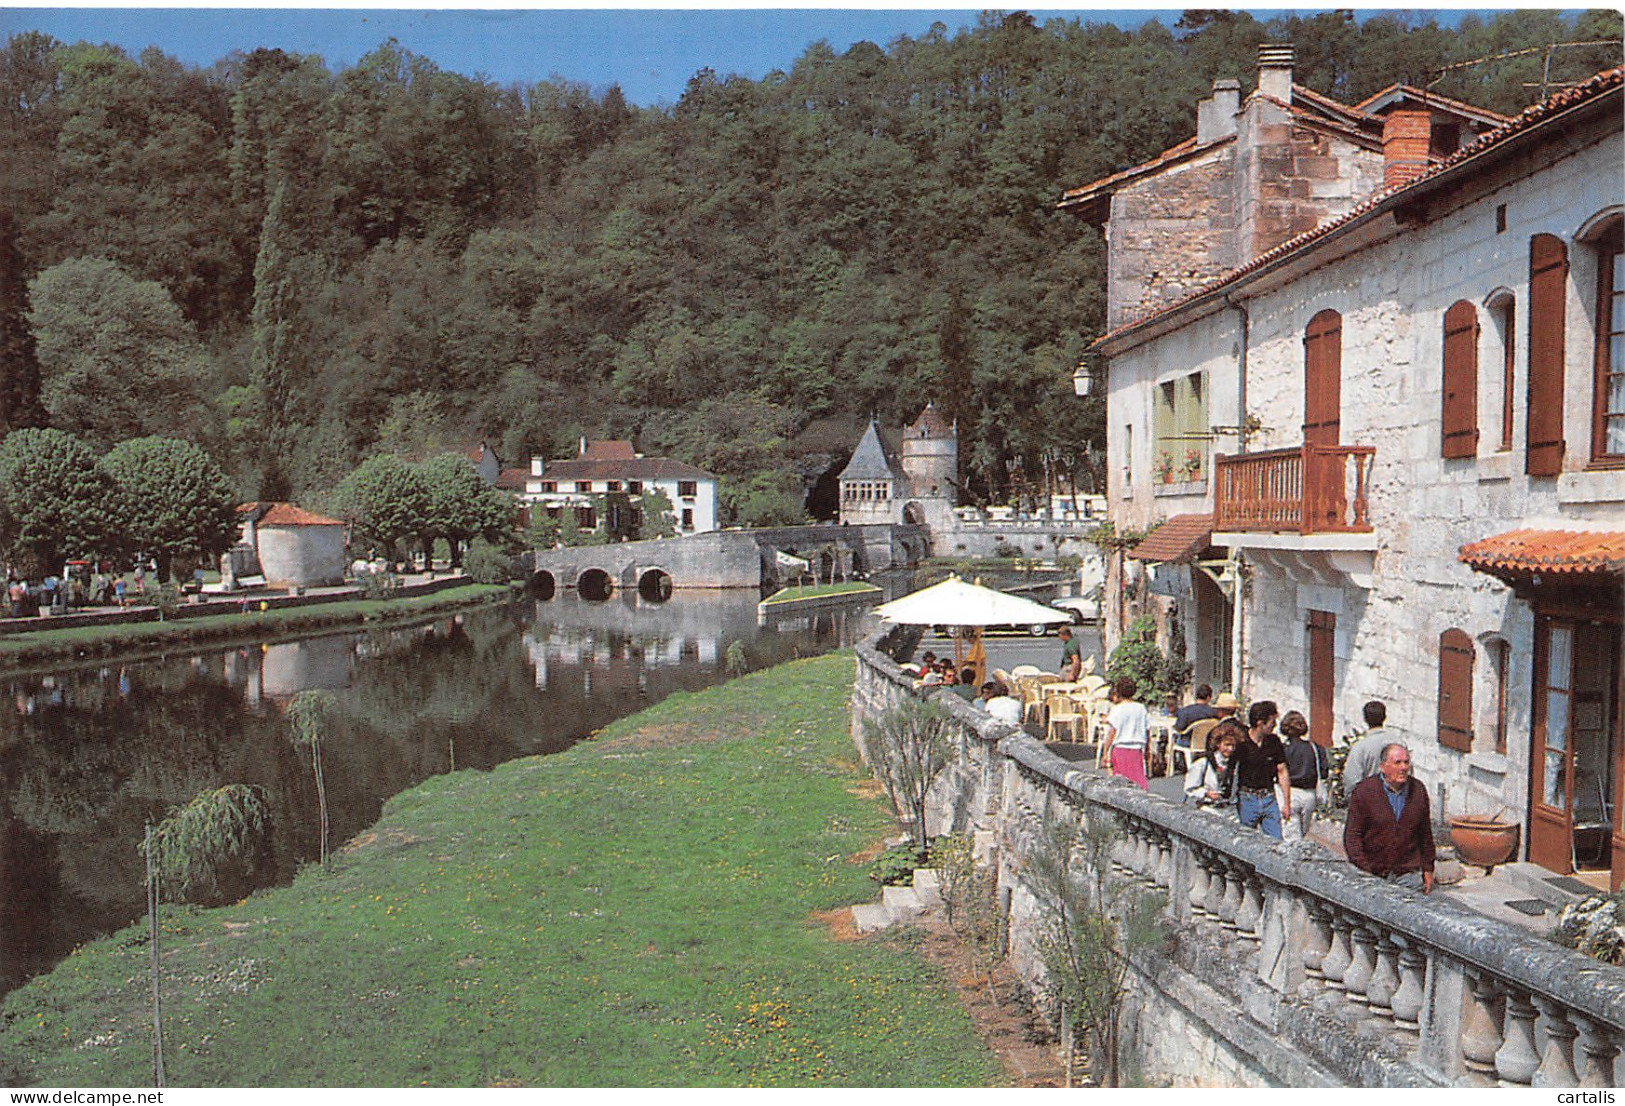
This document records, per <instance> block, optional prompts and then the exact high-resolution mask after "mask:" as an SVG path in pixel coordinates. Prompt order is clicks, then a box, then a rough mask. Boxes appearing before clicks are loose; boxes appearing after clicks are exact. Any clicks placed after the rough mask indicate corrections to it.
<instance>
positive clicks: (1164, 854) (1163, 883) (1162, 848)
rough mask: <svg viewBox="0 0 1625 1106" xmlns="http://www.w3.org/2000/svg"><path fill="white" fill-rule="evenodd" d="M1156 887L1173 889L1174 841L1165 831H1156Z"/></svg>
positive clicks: (1170, 890)
mask: <svg viewBox="0 0 1625 1106" xmlns="http://www.w3.org/2000/svg"><path fill="white" fill-rule="evenodd" d="M1157 886H1158V887H1166V888H1167V889H1168V890H1169V892H1170V893H1171V892H1172V891H1173V889H1174V841H1173V838H1172V836H1170V835H1169V833H1168V831H1167V830H1163V829H1159V830H1157Z"/></svg>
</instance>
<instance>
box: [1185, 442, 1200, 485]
mask: <svg viewBox="0 0 1625 1106" xmlns="http://www.w3.org/2000/svg"><path fill="white" fill-rule="evenodd" d="M1201 472H1202V454H1201V451H1200V450H1196V449H1187V450H1186V451H1185V479H1186V480H1187V481H1194V480H1195V479H1196V478H1197V477H1198V476H1199V475H1201Z"/></svg>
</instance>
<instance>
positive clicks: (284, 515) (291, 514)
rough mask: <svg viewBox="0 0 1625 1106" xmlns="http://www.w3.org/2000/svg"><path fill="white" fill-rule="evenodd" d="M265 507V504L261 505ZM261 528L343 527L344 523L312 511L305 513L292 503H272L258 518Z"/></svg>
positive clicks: (301, 508) (305, 511)
mask: <svg viewBox="0 0 1625 1106" xmlns="http://www.w3.org/2000/svg"><path fill="white" fill-rule="evenodd" d="M261 506H265V504H261ZM259 525H261V526H343V525H344V523H343V522H341V521H340V520H338V519H336V518H328V517H327V516H326V515H318V514H317V513H316V512H314V511H307V510H305V509H304V508H303V507H295V506H294V505H293V504H292V503H272V504H270V509H269V510H268V511H266V512H265V513H264V514H263V515H261V516H260V520H259Z"/></svg>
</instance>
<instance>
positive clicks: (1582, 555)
mask: <svg viewBox="0 0 1625 1106" xmlns="http://www.w3.org/2000/svg"><path fill="white" fill-rule="evenodd" d="M1457 556H1458V558H1459V559H1460V561H1461V562H1462V563H1463V564H1465V565H1469V566H1471V567H1472V568H1475V569H1477V570H1478V571H1480V572H1488V573H1490V574H1491V575H1495V576H1501V575H1515V576H1533V575H1536V574H1539V575H1548V574H1550V575H1570V576H1574V575H1580V574H1584V573H1598V572H1619V571H1620V570H1621V569H1622V568H1625V532H1621V531H1618V530H1604V531H1576V530H1509V531H1507V532H1506V533H1505V534H1497V535H1495V536H1494V537H1493V538H1485V539H1484V540H1483V541H1476V542H1472V543H1471V544H1469V545H1464V546H1462V547H1461V551H1460V552H1459V553H1458V554H1457Z"/></svg>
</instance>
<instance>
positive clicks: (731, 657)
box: [722, 641, 750, 676]
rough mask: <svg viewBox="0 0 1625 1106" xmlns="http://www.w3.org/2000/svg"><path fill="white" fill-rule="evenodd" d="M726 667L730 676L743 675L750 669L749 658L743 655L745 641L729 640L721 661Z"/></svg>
mask: <svg viewBox="0 0 1625 1106" xmlns="http://www.w3.org/2000/svg"><path fill="white" fill-rule="evenodd" d="M722 663H723V664H724V665H725V666H726V667H727V669H728V675H730V676H743V675H744V674H745V673H747V672H749V671H750V659H749V658H748V657H746V656H745V643H744V642H742V641H730V642H729V643H728V651H727V653H725V654H724V655H723V662H722Z"/></svg>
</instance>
